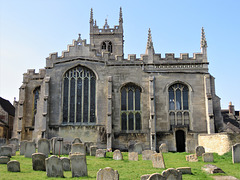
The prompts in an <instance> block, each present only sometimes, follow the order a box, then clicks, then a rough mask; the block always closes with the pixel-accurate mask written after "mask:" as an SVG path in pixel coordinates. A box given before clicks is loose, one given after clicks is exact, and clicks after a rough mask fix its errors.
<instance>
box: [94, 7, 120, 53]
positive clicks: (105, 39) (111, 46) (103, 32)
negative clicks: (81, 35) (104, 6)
mask: <svg viewBox="0 0 240 180" xmlns="http://www.w3.org/2000/svg"><path fill="white" fill-rule="evenodd" d="M89 23H90V44H91V49H92V50H93V51H96V54H97V55H101V54H102V53H109V54H110V57H111V58H115V56H116V55H118V56H123V18H122V8H121V7H120V13H119V25H115V26H114V27H113V28H110V27H109V25H108V22H107V19H105V24H104V26H103V28H99V27H98V26H97V22H96V20H95V21H94V20H93V10H92V9H91V13H90V21H89Z"/></svg>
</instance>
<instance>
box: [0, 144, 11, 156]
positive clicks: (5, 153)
mask: <svg viewBox="0 0 240 180" xmlns="http://www.w3.org/2000/svg"><path fill="white" fill-rule="evenodd" d="M0 155H1V156H8V157H12V148H11V147H9V146H2V147H1V149H0Z"/></svg>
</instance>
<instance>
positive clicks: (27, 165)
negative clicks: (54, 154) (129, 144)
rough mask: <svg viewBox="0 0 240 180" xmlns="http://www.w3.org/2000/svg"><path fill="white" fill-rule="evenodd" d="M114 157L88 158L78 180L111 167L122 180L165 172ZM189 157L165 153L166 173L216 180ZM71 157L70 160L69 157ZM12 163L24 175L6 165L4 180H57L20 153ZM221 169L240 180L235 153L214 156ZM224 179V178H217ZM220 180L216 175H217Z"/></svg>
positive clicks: (0, 172)
mask: <svg viewBox="0 0 240 180" xmlns="http://www.w3.org/2000/svg"><path fill="white" fill-rule="evenodd" d="M112 155H113V154H112V153H109V152H108V153H107V157H106V158H95V157H92V156H87V168H88V177H81V178H75V179H96V175H97V172H98V170H99V169H101V168H105V167H111V168H113V169H114V170H118V173H119V177H120V179H121V180H122V179H128V180H135V179H137V180H139V179H140V177H141V176H142V175H144V174H152V173H156V172H157V173H162V171H163V170H164V169H157V168H153V167H152V162H151V161H142V156H141V155H139V161H128V153H127V152H123V156H124V160H122V161H116V160H113V159H112ZM185 155H188V153H171V152H169V153H163V156H164V160H165V165H166V169H167V168H177V167H191V168H192V173H193V174H192V175H183V179H184V180H185V179H204V180H205V179H212V178H211V176H213V175H210V174H206V173H205V172H203V171H202V170H201V167H202V166H203V165H204V164H208V163H204V162H203V161H202V159H201V157H199V162H187V161H186V160H185ZM65 157H67V156H65ZM11 160H18V161H19V162H20V168H21V172H18V173H14V172H8V171H7V165H6V164H0V179H6V180H9V179H14V180H20V179H24V180H28V179H56V178H48V177H47V175H46V172H44V171H33V170H32V159H31V158H24V156H20V155H19V152H17V155H16V156H13V157H12V158H11ZM211 164H213V165H216V166H218V167H219V168H221V169H222V170H223V171H225V174H224V175H226V176H234V177H236V178H238V179H240V163H238V164H233V163H232V154H231V152H229V153H227V154H225V155H223V156H219V155H217V154H214V162H213V163H211ZM217 175H222V174H217ZM64 176H65V178H71V177H72V173H71V171H67V172H66V171H65V172H64ZM214 176H216V174H215V175H214Z"/></svg>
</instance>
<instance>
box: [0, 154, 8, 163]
mask: <svg viewBox="0 0 240 180" xmlns="http://www.w3.org/2000/svg"><path fill="white" fill-rule="evenodd" d="M9 161H10V157H8V156H0V164H7V163H8V162H9Z"/></svg>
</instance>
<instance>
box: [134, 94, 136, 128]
mask: <svg viewBox="0 0 240 180" xmlns="http://www.w3.org/2000/svg"><path fill="white" fill-rule="evenodd" d="M135 90H136V89H134V90H133V112H134V113H133V130H136V120H135V119H136V118H135V115H136V109H135V102H136V99H135Z"/></svg>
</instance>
